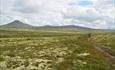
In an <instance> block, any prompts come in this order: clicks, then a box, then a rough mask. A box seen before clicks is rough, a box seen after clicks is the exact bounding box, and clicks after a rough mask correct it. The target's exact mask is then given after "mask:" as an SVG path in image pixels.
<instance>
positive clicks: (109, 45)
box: [0, 30, 115, 70]
mask: <svg viewBox="0 0 115 70" xmlns="http://www.w3.org/2000/svg"><path fill="white" fill-rule="evenodd" d="M87 39H88V37H87V33H82V32H65V31H48V30H47V31H32V30H31V31H29V30H26V31H24V30H19V31H16V30H14V31H13V30H0V70H114V68H115V64H114V63H111V62H109V61H108V60H106V57H105V56H103V55H102V53H100V52H99V51H97V50H96V49H95V48H94V47H93V46H94V44H96V43H98V44H101V45H104V46H106V47H105V48H106V49H108V52H110V53H111V55H113V56H115V54H114V53H115V33H93V35H92V38H91V39H92V40H91V41H88V40H87ZM92 42H93V43H92Z"/></svg>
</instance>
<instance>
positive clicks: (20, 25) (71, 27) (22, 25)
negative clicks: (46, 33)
mask: <svg viewBox="0 0 115 70" xmlns="http://www.w3.org/2000/svg"><path fill="white" fill-rule="evenodd" d="M0 28H16V29H44V30H45V29H46V30H47V29H50V30H75V31H76V30H77V31H96V30H99V31H115V30H111V29H92V28H87V27H81V26H75V25H65V26H50V25H46V26H32V25H29V24H26V23H23V22H21V21H19V20H15V21H13V22H10V23H8V24H5V25H2V26H0Z"/></svg>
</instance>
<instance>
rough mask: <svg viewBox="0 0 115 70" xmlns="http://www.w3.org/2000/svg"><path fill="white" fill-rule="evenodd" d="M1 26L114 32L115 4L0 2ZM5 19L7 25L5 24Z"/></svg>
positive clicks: (91, 0) (96, 0)
mask: <svg viewBox="0 0 115 70" xmlns="http://www.w3.org/2000/svg"><path fill="white" fill-rule="evenodd" d="M0 3H1V4H0V5H1V7H0V16H1V18H2V19H0V20H2V21H0V23H8V22H9V21H13V20H15V19H18V20H21V21H23V22H25V23H28V24H31V25H39V26H42V25H80V26H86V27H91V28H115V21H114V16H113V15H114V14H115V13H114V12H115V7H114V6H113V5H114V4H115V2H114V0H51V1H49V0H0ZM3 19H4V21H3Z"/></svg>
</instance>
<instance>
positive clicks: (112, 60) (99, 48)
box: [94, 44, 115, 68]
mask: <svg viewBox="0 0 115 70" xmlns="http://www.w3.org/2000/svg"><path fill="white" fill-rule="evenodd" d="M94 48H95V49H96V50H97V51H99V52H100V53H101V54H102V55H103V56H104V57H105V59H106V60H107V61H108V62H109V63H111V64H112V66H113V67H114V68H115V56H113V55H111V54H109V53H108V52H107V51H105V50H104V49H103V48H102V45H99V44H95V45H94Z"/></svg>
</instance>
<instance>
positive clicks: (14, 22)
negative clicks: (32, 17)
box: [2, 20, 33, 28]
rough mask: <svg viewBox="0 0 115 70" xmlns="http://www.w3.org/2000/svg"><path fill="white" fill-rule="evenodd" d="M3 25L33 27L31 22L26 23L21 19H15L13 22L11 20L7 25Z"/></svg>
mask: <svg viewBox="0 0 115 70" xmlns="http://www.w3.org/2000/svg"><path fill="white" fill-rule="evenodd" d="M2 27H7V28H32V27H33V26H31V25H29V24H25V23H23V22H21V21H19V20H15V21H13V22H10V23H8V24H6V25H2Z"/></svg>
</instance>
